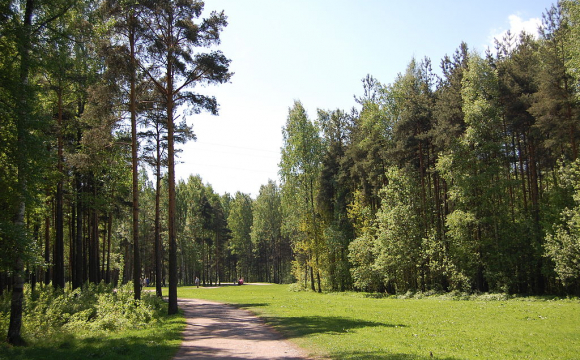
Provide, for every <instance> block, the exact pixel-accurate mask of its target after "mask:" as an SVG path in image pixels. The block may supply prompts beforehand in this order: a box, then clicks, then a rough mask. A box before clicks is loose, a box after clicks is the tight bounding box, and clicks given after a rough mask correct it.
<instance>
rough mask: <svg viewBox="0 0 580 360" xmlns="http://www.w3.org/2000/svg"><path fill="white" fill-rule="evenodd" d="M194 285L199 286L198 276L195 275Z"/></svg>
mask: <svg viewBox="0 0 580 360" xmlns="http://www.w3.org/2000/svg"><path fill="white" fill-rule="evenodd" d="M195 286H197V287H199V278H198V277H197V276H196V277H195Z"/></svg>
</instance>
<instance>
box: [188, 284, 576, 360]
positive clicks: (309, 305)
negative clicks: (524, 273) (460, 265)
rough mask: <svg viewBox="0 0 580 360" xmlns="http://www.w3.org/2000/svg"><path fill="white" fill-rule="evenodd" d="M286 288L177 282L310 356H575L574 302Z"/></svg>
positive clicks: (190, 293)
mask: <svg viewBox="0 0 580 360" xmlns="http://www.w3.org/2000/svg"><path fill="white" fill-rule="evenodd" d="M288 289H289V287H288V286H281V285H271V286H251V285H249V286H227V287H222V288H216V289H204V288H199V289H197V288H194V287H184V288H179V289H178V296H180V297H188V298H201V299H208V300H215V301H221V302H225V303H231V304H236V306H238V307H241V308H245V309H248V310H250V311H252V312H254V313H256V314H257V315H259V316H261V317H262V318H264V319H265V320H266V321H267V322H268V323H270V324H271V325H273V326H274V327H275V328H276V329H277V330H279V331H280V332H281V333H283V334H284V335H285V336H286V337H288V338H290V339H291V340H292V341H294V342H295V343H296V344H298V345H299V346H301V347H303V348H305V349H308V350H309V351H310V352H311V353H312V354H313V355H322V356H329V357H331V358H332V359H371V360H372V359H431V357H430V353H431V352H432V353H433V358H435V359H578V358H579V356H580V355H579V354H580V302H579V301H578V300H545V299H538V298H516V299H510V300H497V298H495V297H493V296H490V297H487V298H486V297H484V296H482V297H479V298H476V299H475V300H453V299H452V298H451V297H445V296H441V297H427V298H423V299H397V298H371V297H368V296H365V294H360V293H331V294H316V293H313V292H292V291H289V290H288Z"/></svg>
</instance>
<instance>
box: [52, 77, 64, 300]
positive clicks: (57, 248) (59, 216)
mask: <svg viewBox="0 0 580 360" xmlns="http://www.w3.org/2000/svg"><path fill="white" fill-rule="evenodd" d="M57 97H58V118H57V170H58V176H59V179H58V182H57V184H56V199H55V200H56V216H55V224H54V226H55V233H56V237H55V239H54V254H53V261H54V270H53V279H52V286H53V287H55V288H59V287H60V288H61V289H64V221H63V217H64V216H63V204H62V203H63V191H62V187H63V181H64V179H63V176H64V174H63V160H62V158H63V141H62V107H63V105H62V89H61V88H60V87H59V89H58V91H57Z"/></svg>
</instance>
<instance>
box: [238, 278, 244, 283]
mask: <svg viewBox="0 0 580 360" xmlns="http://www.w3.org/2000/svg"><path fill="white" fill-rule="evenodd" d="M238 285H244V278H243V277H241V278H240V280H238Z"/></svg>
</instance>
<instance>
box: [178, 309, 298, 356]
mask: <svg viewBox="0 0 580 360" xmlns="http://www.w3.org/2000/svg"><path fill="white" fill-rule="evenodd" d="M178 302H179V307H180V308H182V309H183V311H184V313H185V317H186V321H187V326H186V328H185V332H184V338H183V343H182V345H181V348H180V349H179V351H178V353H177V355H176V356H175V357H174V358H173V359H174V360H188V359H229V360H238V359H285V360H299V359H300V360H304V359H308V357H307V356H306V354H305V353H304V351H302V350H300V349H298V348H297V347H296V346H294V345H293V344H291V343H289V342H288V341H285V340H284V339H282V337H281V336H280V335H279V334H277V333H276V332H274V331H273V330H271V329H270V328H269V327H267V326H266V325H265V324H264V323H263V322H262V321H261V320H260V319H259V318H257V317H256V316H254V315H252V314H251V313H250V312H249V311H246V310H242V309H238V308H235V307H233V306H230V305H226V304H221V303H216V302H212V301H207V300H198V299H178Z"/></svg>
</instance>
